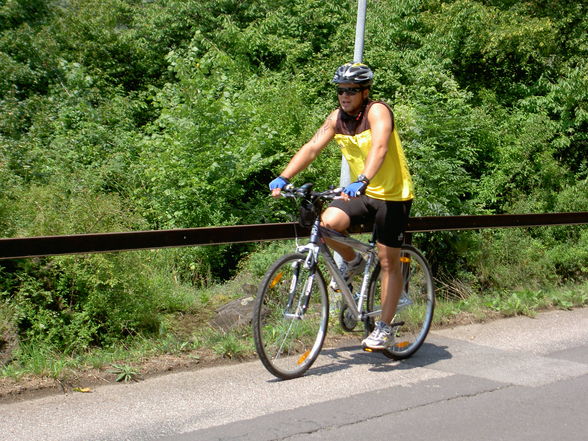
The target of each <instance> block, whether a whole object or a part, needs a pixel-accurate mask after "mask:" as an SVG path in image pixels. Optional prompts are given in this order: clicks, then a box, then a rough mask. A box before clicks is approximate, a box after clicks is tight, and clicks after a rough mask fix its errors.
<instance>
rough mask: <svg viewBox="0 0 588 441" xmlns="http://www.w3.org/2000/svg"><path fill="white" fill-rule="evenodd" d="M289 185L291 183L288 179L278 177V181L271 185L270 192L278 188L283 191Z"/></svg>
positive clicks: (275, 180)
mask: <svg viewBox="0 0 588 441" xmlns="http://www.w3.org/2000/svg"><path fill="white" fill-rule="evenodd" d="M289 183H290V181H289V180H288V179H286V178H284V177H283V176H278V177H277V178H276V179H274V180H273V181H272V182H270V183H269V188H270V190H275V189H276V188H279V189H280V190H281V189H282V188H284V187H285V186H286V185H288V184H289Z"/></svg>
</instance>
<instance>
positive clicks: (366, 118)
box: [269, 63, 414, 349]
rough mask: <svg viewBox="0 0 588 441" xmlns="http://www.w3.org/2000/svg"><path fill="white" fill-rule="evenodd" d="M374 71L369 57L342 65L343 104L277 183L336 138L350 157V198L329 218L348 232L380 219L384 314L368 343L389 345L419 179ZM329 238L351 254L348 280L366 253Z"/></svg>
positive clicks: (345, 267)
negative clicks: (375, 93) (375, 91)
mask: <svg viewBox="0 0 588 441" xmlns="http://www.w3.org/2000/svg"><path fill="white" fill-rule="evenodd" d="M372 80H373V72H372V70H371V69H370V68H369V67H368V66H367V65H365V64H362V63H347V64H344V65H343V66H340V67H339V68H338V69H337V71H336V73H335V76H334V78H333V82H334V83H335V84H336V85H337V94H338V97H339V107H338V108H337V109H335V110H334V111H333V112H331V114H330V115H329V116H328V117H327V119H326V120H325V122H324V124H323V125H322V126H321V127H320V128H319V129H318V131H317V132H316V133H315V135H314V136H313V137H312V139H310V141H308V142H307V143H306V144H304V145H303V146H302V147H301V148H300V150H298V152H297V153H296V154H295V155H294V157H293V158H292V159H291V160H290V162H289V163H288V165H287V166H286V168H285V169H284V171H283V172H282V173H281V174H280V176H279V177H277V178H276V179H274V180H273V181H272V182H270V184H269V187H270V190H271V191H272V196H274V197H278V196H279V195H280V191H281V189H282V188H284V187H285V186H286V185H287V184H288V183H289V181H290V179H292V178H293V177H294V176H295V175H296V174H298V173H299V172H301V171H302V170H304V169H305V168H306V167H308V165H309V164H310V163H311V162H312V161H313V160H314V159H315V158H316V157H317V156H318V154H319V153H320V152H321V151H322V150H323V149H324V148H325V147H326V146H327V145H328V144H329V142H330V141H331V140H332V139H335V141H336V142H337V144H338V145H339V147H340V148H341V152H342V153H343V155H344V156H345V158H346V159H347V162H348V163H349V168H350V172H351V176H352V179H355V181H354V182H352V183H351V184H349V185H347V186H346V187H345V188H344V189H343V191H342V193H341V196H342V198H341V199H339V200H335V201H334V202H333V203H332V204H331V205H330V206H329V207H328V208H327V209H326V210H325V212H324V213H323V214H322V216H321V221H322V225H323V226H325V227H327V228H331V229H333V230H336V231H338V232H340V233H344V232H346V231H347V229H348V228H349V227H350V226H352V225H358V224H363V223H366V222H373V223H374V224H375V228H376V241H377V242H376V244H377V248H378V258H379V260H380V266H381V272H380V282H381V290H382V292H381V297H382V315H381V317H380V320H379V321H378V322H376V326H375V328H374V330H373V332H372V333H371V334H370V335H369V336H368V337H367V338H366V339H365V340H363V342H362V343H363V346H364V347H366V348H371V349H385V348H387V347H389V346H391V345H392V344H393V341H392V340H393V337H392V328H391V327H390V323H391V322H392V320H393V318H394V315H395V313H396V306H397V304H398V299H399V298H400V294H401V291H402V273H401V266H400V246H401V244H402V235H403V232H404V230H405V228H406V224H407V221H408V216H409V212H410V207H411V204H412V199H413V197H414V194H413V184H412V179H411V176H410V172H409V170H408V165H407V162H406V158H405V156H404V151H403V149H402V145H401V143H400V138H399V137H398V133H397V131H396V128H395V126H394V114H393V113H392V109H391V108H390V107H389V106H388V105H387V104H385V103H384V102H382V101H373V100H371V99H369V92H370V87H371V85H372ZM327 244H328V245H329V246H330V247H331V248H333V249H334V250H335V251H336V252H338V253H339V254H340V255H341V257H342V258H343V259H344V262H343V263H342V265H341V268H340V269H341V273H342V274H343V278H344V279H345V280H346V281H349V280H350V279H351V276H353V275H354V274H358V273H360V272H361V271H362V270H363V267H364V266H365V262H364V260H363V258H362V256H361V255H360V254H356V252H355V251H354V250H353V249H352V248H350V247H348V246H346V245H343V244H341V243H338V242H334V241H330V240H328V239H327Z"/></svg>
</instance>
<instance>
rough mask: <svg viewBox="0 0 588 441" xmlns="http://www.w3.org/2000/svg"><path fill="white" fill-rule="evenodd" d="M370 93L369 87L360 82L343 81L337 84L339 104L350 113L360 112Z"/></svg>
mask: <svg viewBox="0 0 588 441" xmlns="http://www.w3.org/2000/svg"><path fill="white" fill-rule="evenodd" d="M368 94H369V89H363V87H362V86H359V85H358V84H353V83H342V84H338V85H337V96H338V98H339V105H340V106H341V108H342V109H343V111H344V112H345V113H348V114H349V115H357V114H358V113H359V111H360V110H361V106H362V105H363V102H364V100H365V99H366V98H367V97H368Z"/></svg>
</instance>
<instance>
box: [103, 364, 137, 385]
mask: <svg viewBox="0 0 588 441" xmlns="http://www.w3.org/2000/svg"><path fill="white" fill-rule="evenodd" d="M112 368H113V369H110V370H109V372H110V373H112V374H115V375H116V381H117V382H119V383H120V382H121V381H122V382H125V383H128V382H129V381H137V380H138V378H139V371H137V370H136V369H135V368H134V367H132V366H129V365H127V364H113V365H112Z"/></svg>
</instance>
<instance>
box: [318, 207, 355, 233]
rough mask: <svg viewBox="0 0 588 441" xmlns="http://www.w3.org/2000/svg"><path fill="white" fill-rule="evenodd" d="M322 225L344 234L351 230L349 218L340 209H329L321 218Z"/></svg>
mask: <svg viewBox="0 0 588 441" xmlns="http://www.w3.org/2000/svg"><path fill="white" fill-rule="evenodd" d="M321 221H322V225H323V226H324V227H327V228H330V229H332V230H335V231H339V232H343V231H345V230H347V228H349V224H350V219H349V216H347V214H346V213H345V212H344V211H343V210H340V209H339V208H335V207H329V208H327V209H326V210H325V212H324V213H323V214H322V216H321Z"/></svg>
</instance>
